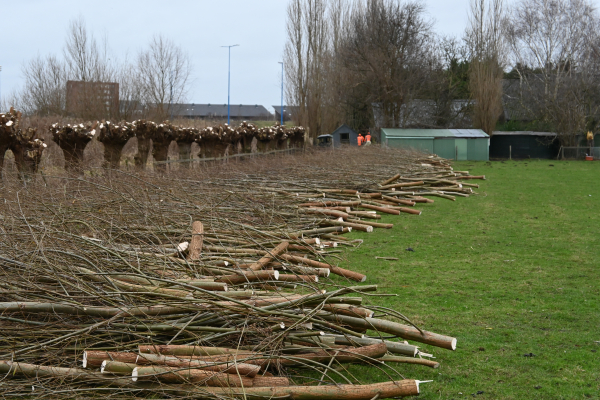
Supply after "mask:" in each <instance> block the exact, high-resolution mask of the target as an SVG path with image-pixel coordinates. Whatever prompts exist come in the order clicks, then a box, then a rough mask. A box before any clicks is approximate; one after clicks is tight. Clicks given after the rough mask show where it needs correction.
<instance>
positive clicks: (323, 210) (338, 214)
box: [298, 208, 348, 219]
mask: <svg viewBox="0 0 600 400" xmlns="http://www.w3.org/2000/svg"><path fill="white" fill-rule="evenodd" d="M298 210H299V211H300V212H301V213H303V214H318V215H329V216H332V217H335V218H344V219H346V218H348V213H345V212H343V211H337V210H330V209H326V208H299V209H298Z"/></svg>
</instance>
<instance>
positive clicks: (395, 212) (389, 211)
mask: <svg viewBox="0 0 600 400" xmlns="http://www.w3.org/2000/svg"><path fill="white" fill-rule="evenodd" d="M359 207H362V208H366V209H369V210H375V211H379V212H382V213H386V214H393V215H400V210H395V209H393V208H387V207H379V206H374V205H371V204H365V203H361V204H360V206H359Z"/></svg>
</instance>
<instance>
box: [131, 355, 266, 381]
mask: <svg viewBox="0 0 600 400" xmlns="http://www.w3.org/2000/svg"><path fill="white" fill-rule="evenodd" d="M136 363H137V364H139V365H143V364H157V365H167V366H169V367H185V368H198V369H203V370H207V371H213V372H223V373H227V374H239V375H242V376H246V377H248V378H254V377H255V376H256V374H257V373H258V372H259V371H260V366H258V365H252V364H246V363H236V362H230V363H228V362H224V363H215V362H209V361H203V360H198V359H194V358H193V356H189V357H186V358H181V357H176V356H167V355H163V354H151V353H142V354H140V355H139V356H138V358H137V361H136Z"/></svg>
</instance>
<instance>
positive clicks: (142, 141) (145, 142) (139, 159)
mask: <svg viewBox="0 0 600 400" xmlns="http://www.w3.org/2000/svg"><path fill="white" fill-rule="evenodd" d="M137 144H138V151H137V154H136V155H135V156H134V157H133V160H134V162H135V166H136V168H138V169H141V170H144V169H146V165H147V164H148V155H149V154H150V139H147V138H143V137H138V138H137Z"/></svg>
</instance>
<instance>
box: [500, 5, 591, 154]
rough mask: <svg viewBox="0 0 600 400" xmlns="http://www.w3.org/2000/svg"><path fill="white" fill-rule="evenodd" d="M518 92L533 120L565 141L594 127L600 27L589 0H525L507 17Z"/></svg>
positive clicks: (574, 141)
mask: <svg viewBox="0 0 600 400" xmlns="http://www.w3.org/2000/svg"><path fill="white" fill-rule="evenodd" d="M505 27H506V38H507V41H508V44H509V46H510V56H511V61H512V63H513V65H514V72H515V74H516V75H517V78H518V79H519V85H518V90H516V91H515V93H514V95H515V96H516V97H517V98H519V100H520V107H521V108H522V110H523V111H524V112H525V113H526V114H527V115H528V118H530V119H532V120H538V121H540V122H541V123H543V124H545V125H547V126H550V127H551V129H555V130H556V132H557V133H558V134H559V136H560V137H561V141H562V143H563V144H566V145H575V144H576V135H577V134H578V133H581V132H583V131H585V130H587V129H595V128H596V125H597V120H598V111H599V106H600V103H599V102H598V95H597V94H596V93H598V89H599V86H600V82H599V80H598V74H597V71H598V57H599V55H600V54H599V53H598V43H599V38H598V28H599V19H598V15H597V13H596V10H595V8H594V7H593V6H592V4H591V3H590V2H589V1H586V0H553V1H544V0H521V1H519V2H518V3H517V4H515V5H514V7H513V8H512V9H511V12H510V14H509V17H508V18H506V20H505Z"/></svg>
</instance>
